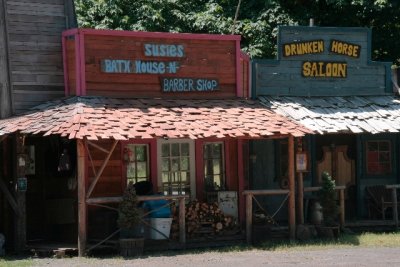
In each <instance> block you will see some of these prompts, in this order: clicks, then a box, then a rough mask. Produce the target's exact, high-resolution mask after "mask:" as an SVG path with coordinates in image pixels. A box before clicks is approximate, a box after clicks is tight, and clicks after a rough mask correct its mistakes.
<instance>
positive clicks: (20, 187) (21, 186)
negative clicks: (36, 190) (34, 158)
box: [17, 177, 28, 192]
mask: <svg viewBox="0 0 400 267" xmlns="http://www.w3.org/2000/svg"><path fill="white" fill-rule="evenodd" d="M27 189H28V180H27V179H26V177H22V178H18V179H17V191H19V192H26V190H27Z"/></svg>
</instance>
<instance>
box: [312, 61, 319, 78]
mask: <svg viewBox="0 0 400 267" xmlns="http://www.w3.org/2000/svg"><path fill="white" fill-rule="evenodd" d="M310 76H313V77H317V76H318V67H317V62H312V64H311V74H310Z"/></svg>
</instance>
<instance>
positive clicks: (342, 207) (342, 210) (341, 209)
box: [304, 185, 346, 226]
mask: <svg viewBox="0 0 400 267" xmlns="http://www.w3.org/2000/svg"><path fill="white" fill-rule="evenodd" d="M320 189H321V186H312V187H304V192H316V191H318V190H320ZM345 189H346V186H344V185H338V186H336V187H335V190H336V191H338V192H339V223H340V225H341V226H343V225H344V223H345V205H344V190H345Z"/></svg>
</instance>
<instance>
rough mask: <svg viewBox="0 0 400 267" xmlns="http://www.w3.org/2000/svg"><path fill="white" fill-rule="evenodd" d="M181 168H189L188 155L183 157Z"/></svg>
mask: <svg viewBox="0 0 400 267" xmlns="http://www.w3.org/2000/svg"><path fill="white" fill-rule="evenodd" d="M181 170H182V171H187V170H189V158H187V157H182V158H181Z"/></svg>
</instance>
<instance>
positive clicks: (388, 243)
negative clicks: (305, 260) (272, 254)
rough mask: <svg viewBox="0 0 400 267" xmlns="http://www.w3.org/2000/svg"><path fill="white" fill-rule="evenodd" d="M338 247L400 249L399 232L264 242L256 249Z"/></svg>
mask: <svg viewBox="0 0 400 267" xmlns="http://www.w3.org/2000/svg"><path fill="white" fill-rule="evenodd" d="M338 247H400V232H393V233H362V234H342V235H340V237H339V238H338V239H337V240H323V239H314V240H310V241H305V242H301V241H293V242H289V241H280V242H264V243H262V244H261V245H259V246H257V248H259V249H262V250H270V251H284V250H289V249H290V250H305V249H309V250H315V249H331V248H338Z"/></svg>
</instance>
